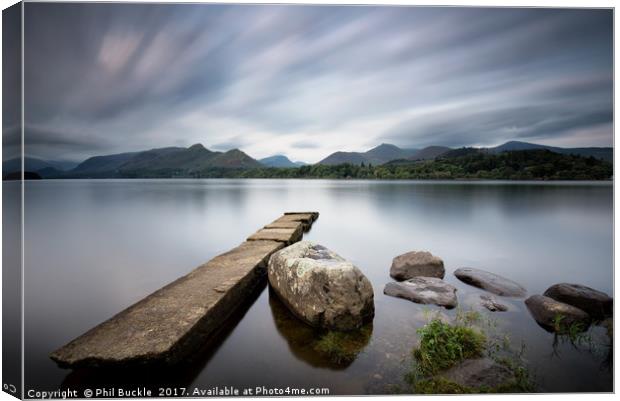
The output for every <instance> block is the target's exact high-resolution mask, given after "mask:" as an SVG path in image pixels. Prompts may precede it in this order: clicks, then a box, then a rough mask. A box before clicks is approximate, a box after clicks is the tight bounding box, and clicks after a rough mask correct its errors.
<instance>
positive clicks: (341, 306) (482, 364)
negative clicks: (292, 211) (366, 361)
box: [268, 242, 613, 393]
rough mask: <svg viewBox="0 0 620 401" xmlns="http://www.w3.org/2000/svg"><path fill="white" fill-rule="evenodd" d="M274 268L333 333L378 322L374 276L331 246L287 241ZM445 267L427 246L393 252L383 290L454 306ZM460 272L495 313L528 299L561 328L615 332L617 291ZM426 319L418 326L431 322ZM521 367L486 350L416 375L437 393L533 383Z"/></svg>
mask: <svg viewBox="0 0 620 401" xmlns="http://www.w3.org/2000/svg"><path fill="white" fill-rule="evenodd" d="M268 271H269V282H270V284H271V286H272V288H273V289H274V292H275V293H276V294H277V295H278V297H279V298H280V299H281V301H282V302H283V304H284V305H286V306H287V307H288V309H289V310H290V311H291V312H293V314H294V315H295V316H297V317H299V318H300V319H301V320H302V321H304V322H305V323H306V324H308V325H310V326H313V327H315V328H319V329H322V330H328V333H330V332H348V333H351V332H353V333H354V332H356V330H360V328H361V327H363V326H364V325H365V324H369V323H372V320H373V317H374V303H373V289H372V286H371V284H370V281H368V279H367V278H366V277H365V276H364V274H363V273H362V272H361V271H360V270H359V268H357V267H356V266H354V265H353V264H351V263H350V262H348V261H346V260H345V259H343V258H342V257H340V256H339V255H337V254H336V253H334V252H333V251H331V250H329V249H327V248H326V247H324V246H322V245H318V244H314V243H311V242H299V243H297V244H295V245H292V246H289V247H287V248H284V249H282V250H280V251H278V252H276V253H274V255H272V257H271V259H270V261H269V268H268ZM445 273H446V269H445V266H444V262H443V260H442V259H441V258H440V257H438V256H436V255H433V254H432V253H430V252H428V251H411V252H407V253H404V254H402V255H398V256H396V257H395V258H394V259H393V261H392V265H391V267H390V270H389V275H390V276H391V277H392V278H393V279H394V280H395V281H392V282H388V283H387V284H386V285H385V287H384V290H383V293H384V294H385V295H387V296H391V297H396V298H401V299H404V300H408V301H411V302H414V303H418V304H423V305H437V306H439V307H443V308H445V309H453V308H456V307H457V306H458V305H459V300H458V296H457V292H458V291H457V288H456V287H454V286H453V285H451V284H448V283H447V282H445V281H444V277H445ZM453 274H454V276H455V277H456V278H457V279H458V280H460V281H462V282H463V283H465V284H467V285H470V286H472V287H475V288H477V289H479V290H482V291H483V292H484V293H482V294H479V295H478V296H477V298H474V301H473V302H474V303H477V304H478V305H479V306H480V307H481V308H484V309H486V310H488V311H489V312H491V313H501V312H507V311H509V310H511V309H512V308H514V306H513V305H512V302H509V301H508V299H512V300H514V301H516V300H522V302H524V305H525V307H526V308H527V310H528V311H529V313H530V315H531V317H532V318H533V319H534V320H535V321H536V323H537V324H538V325H540V326H541V327H542V328H544V329H545V330H547V331H549V332H553V333H555V335H564V334H570V335H573V333H579V332H583V331H585V330H587V329H588V328H589V327H590V325H591V324H593V323H595V324H601V325H605V327H607V330H608V333H611V332H613V320H612V308H613V299H612V298H611V297H609V296H608V295H607V294H604V293H602V292H600V291H598V290H595V289H593V288H590V287H587V286H584V285H580V284H569V283H558V284H553V285H551V286H550V287H549V288H548V289H547V290H546V291H545V292H544V294H543V295H540V294H533V295H530V296H529V297H528V291H527V289H526V288H525V287H524V286H522V285H521V284H519V283H517V282H515V281H513V280H511V279H509V278H506V277H503V276H500V275H498V274H495V273H493V272H490V271H486V270H482V269H478V268H472V267H461V268H458V269H456V270H455V271H454V273H453ZM526 297H527V298H526ZM476 299H477V300H476ZM514 301H513V302H514ZM469 303H470V304H471V302H469ZM476 313H478V312H476ZM457 320H458V319H457ZM432 322H435V323H433V324H434V325H435V326H433V327H435V328H439V329H438V330H440V334H441V330H447V331H445V332H446V333H448V332H450V331H451V330H452V331H459V330H465V331H466V332H467V331H468V330H473V331H472V333H474V334H472V335H477V334H475V333H476V332H477V331H476V329H471V328H470V327H469V325H468V324H463V323H462V322H460V323H459V322H457V321H452V322H451V321H449V319H448V320H445V319H440V320H432V321H431V323H432ZM429 324H430V323H429ZM427 326H428V325H427ZM427 326H424V327H422V328H419V329H418V331H420V330H422V331H424V330H429V327H427ZM433 335H434V336H436V335H438V334H437V333H435V334H433ZM480 335H481V336H482V337H484V335H483V334H480ZM437 347H438V348H437ZM437 347H435V348H437V349H440V346H437ZM432 348H433V347H432ZM358 352H359V351H358ZM522 369H523V368H522V367H520V366H519V367H518V369H517V367H515V366H513V365H510V364H506V363H503V362H502V361H500V360H494V359H493V358H489V357H486V356H483V355H482V354H480V355H476V356H475V357H472V358H465V359H459V360H456V361H455V362H454V363H452V364H451V365H450V367H449V369H445V370H441V371H439V372H437V373H433V374H432V375H430V376H428V375H422V377H420V378H418V379H416V380H417V381H416V385H415V387H416V389H417V390H416V391H421V392H431V393H443V392H466V393H467V392H488V391H491V392H493V391H502V392H503V391H508V392H512V391H526V389H528V387H527V385H528V384H527V383H526V382H525V381H524V379H523V377H521V376H520V375H521V374H522ZM520 372H521V373H520ZM528 391H529V390H528Z"/></svg>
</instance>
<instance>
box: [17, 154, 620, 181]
mask: <svg viewBox="0 0 620 401" xmlns="http://www.w3.org/2000/svg"><path fill="white" fill-rule="evenodd" d="M26 173H28V174H29V175H30V179H37V177H33V176H32V174H31V173H29V172H26ZM34 174H35V175H39V176H40V177H41V178H45V179H62V178H64V179H67V178H69V179H71V178H90V179H96V178H293V179H295V178H297V179H387V180H404V179H409V180H411V179H416V180H515V181H524V180H528V181H529V180H532V181H560V180H561V181H593V180H594V181H601V180H611V179H612V178H613V164H612V163H610V162H608V161H605V160H601V159H597V158H595V157H592V156H589V157H584V156H579V155H574V154H561V153H556V152H552V151H550V150H545V149H532V150H517V151H505V152H502V153H497V154H489V153H483V152H479V151H478V150H477V149H475V148H462V149H456V150H454V151H451V152H449V153H448V154H445V155H442V156H440V157H436V158H435V159H433V160H414V161H412V160H407V159H397V160H393V161H390V162H388V163H384V164H380V165H373V164H372V163H363V162H362V163H361V164H351V163H342V164H337V165H325V164H313V165H304V166H300V167H262V166H261V167H256V166H253V167H242V168H236V167H208V168H205V169H202V170H191V169H187V168H160V169H152V168H140V169H116V170H113V171H99V172H96V173H93V172H84V173H81V172H75V171H67V172H62V171H58V170H56V171H45V170H42V171H40V172H38V174H37V173H34ZM7 178H8V177H7V176H5V179H7ZM13 178H15V177H13ZM9 179H10V178H9Z"/></svg>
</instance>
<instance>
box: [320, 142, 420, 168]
mask: <svg viewBox="0 0 620 401" xmlns="http://www.w3.org/2000/svg"><path fill="white" fill-rule="evenodd" d="M416 152H418V149H402V148H399V147H398V146H395V145H391V144H389V143H382V144H381V145H379V146H377V147H375V148H372V149H370V150H369V151H366V152H335V153H332V154H331V155H329V156H327V157H326V158H325V159H323V160H321V161H320V162H318V163H317V164H324V165H332V166H333V165H337V164H344V163H349V164H354V165H361V164H362V163H364V164H373V165H377V164H383V163H387V162H389V161H391V160H396V159H406V158H409V157H410V156H412V155H414V154H415V153H416Z"/></svg>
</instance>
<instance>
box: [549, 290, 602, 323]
mask: <svg viewBox="0 0 620 401" xmlns="http://www.w3.org/2000/svg"><path fill="white" fill-rule="evenodd" d="M544 295H545V296H547V297H549V298H553V299H555V300H556V301H560V302H564V303H565V304H569V305H572V306H574V307H576V308H579V309H581V310H583V311H585V312H587V313H588V314H590V316H592V317H593V318H595V319H603V318H605V317H607V316H611V315H612V313H613V312H612V310H613V302H614V301H613V299H612V298H611V297H609V296H608V295H607V294H605V293H603V292H601V291H597V290H595V289H593V288H590V287H586V286H585V285H580V284H568V283H560V284H555V285H552V286H551V287H549V288H548V289H547V291H545V293H544Z"/></svg>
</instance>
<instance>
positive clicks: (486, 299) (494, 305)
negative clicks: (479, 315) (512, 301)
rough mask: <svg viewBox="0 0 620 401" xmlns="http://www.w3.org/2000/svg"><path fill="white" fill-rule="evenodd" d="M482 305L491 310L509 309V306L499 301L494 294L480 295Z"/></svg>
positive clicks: (501, 310) (503, 310)
mask: <svg viewBox="0 0 620 401" xmlns="http://www.w3.org/2000/svg"><path fill="white" fill-rule="evenodd" d="M480 305H482V306H484V307H485V308H487V309H488V310H490V311H491V312H506V311H507V310H508V306H506V305H504V304H503V303H501V302H499V301H498V300H497V298H495V297H494V296H491V295H486V294H483V295H480Z"/></svg>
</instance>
